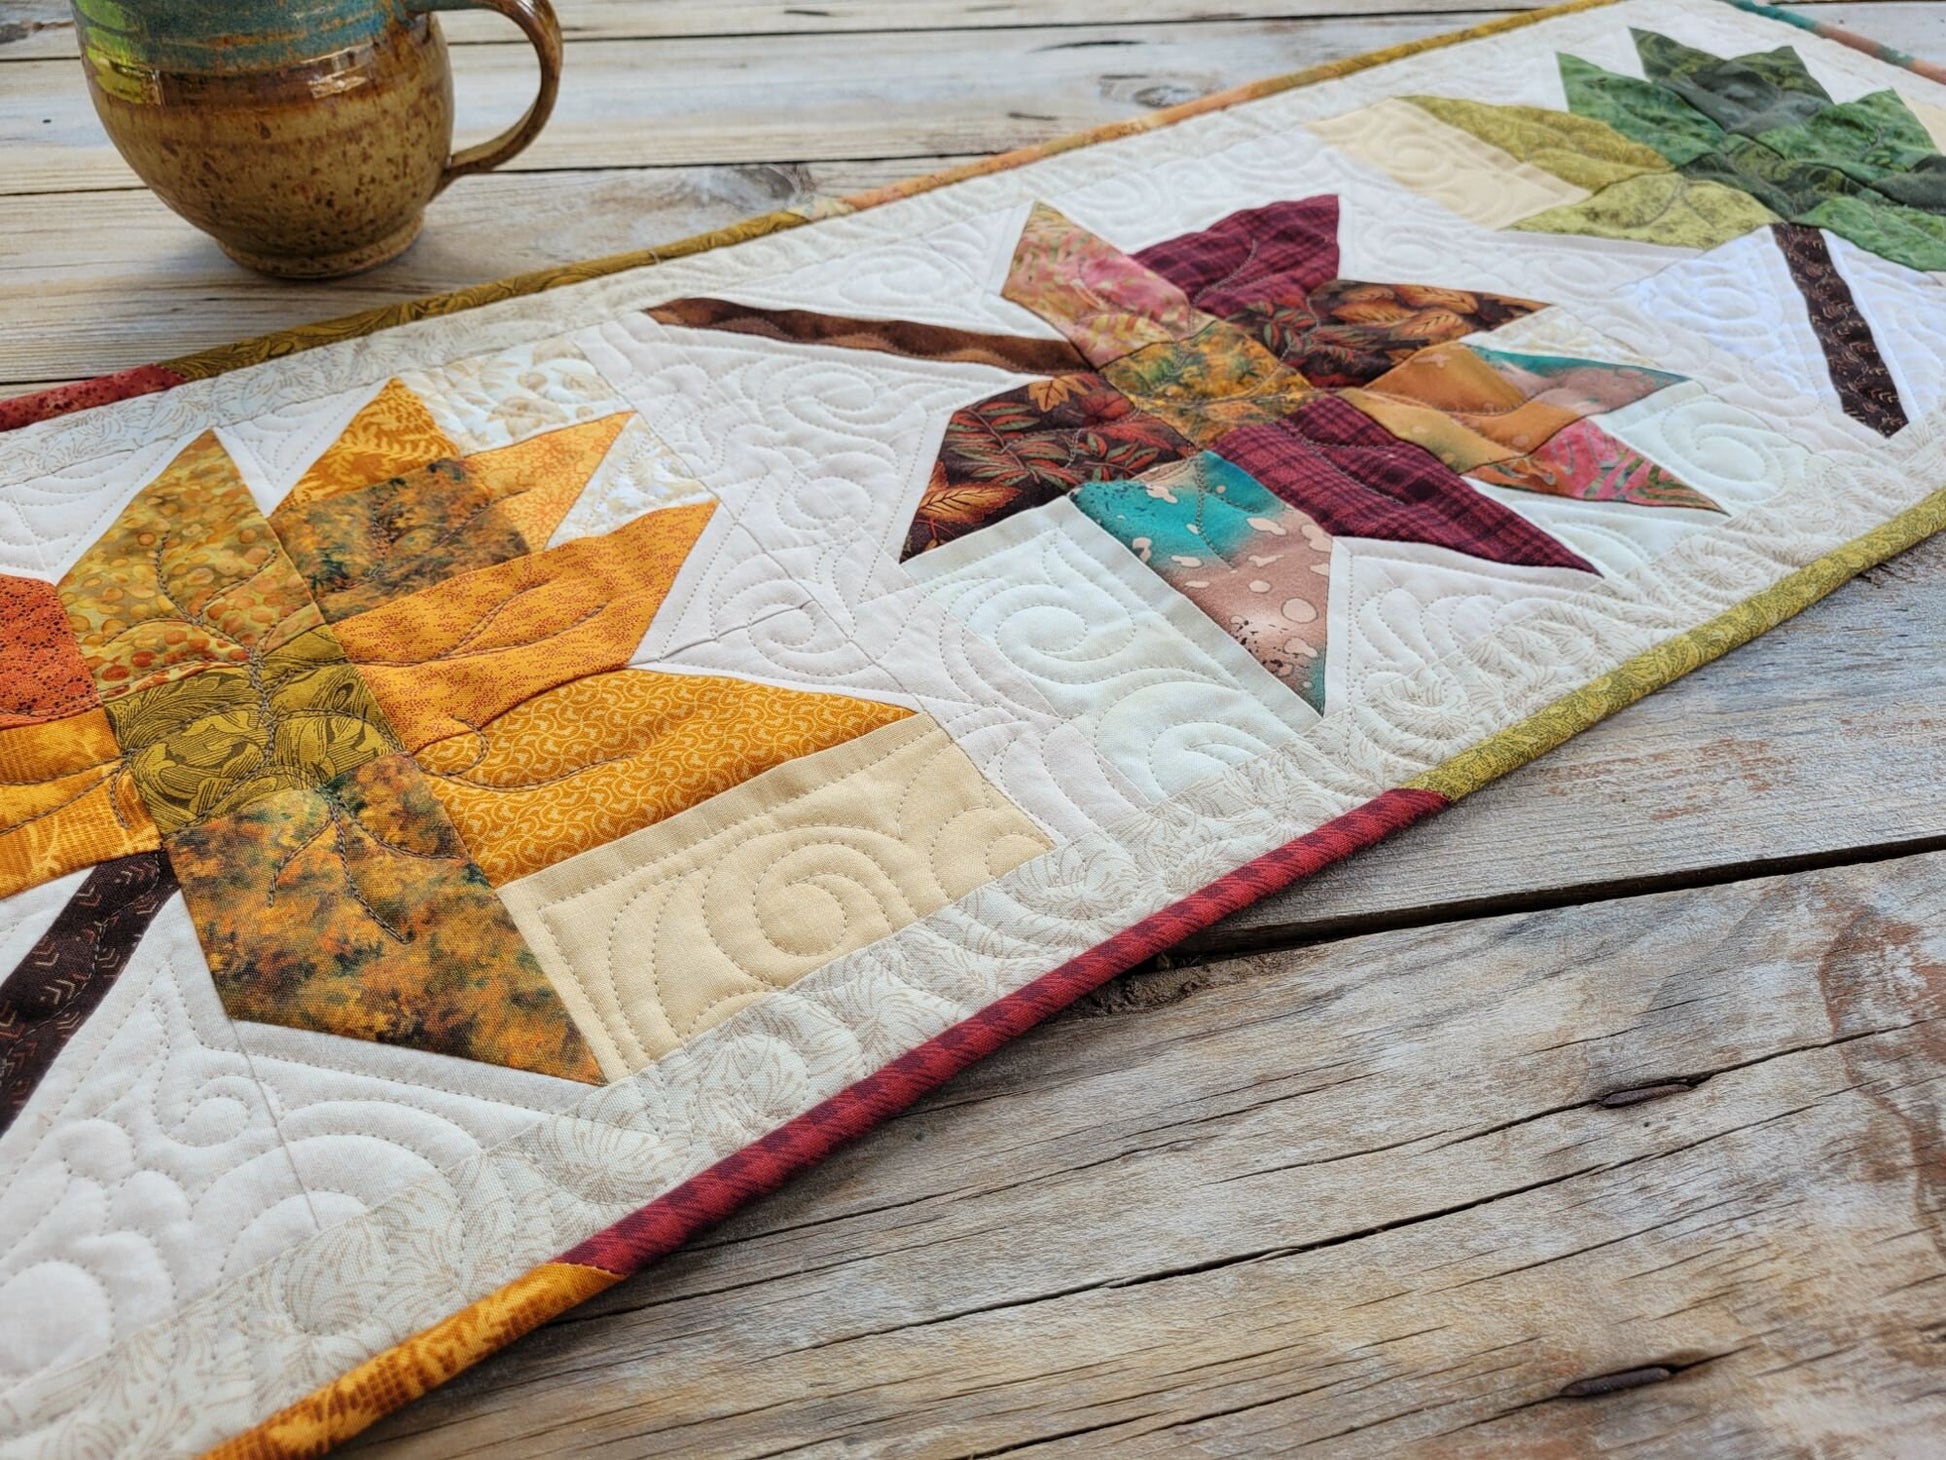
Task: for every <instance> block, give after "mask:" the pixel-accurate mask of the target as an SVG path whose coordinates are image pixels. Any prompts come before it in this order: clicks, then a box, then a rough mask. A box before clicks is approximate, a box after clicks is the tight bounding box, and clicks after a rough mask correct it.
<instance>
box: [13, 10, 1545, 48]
mask: <svg viewBox="0 0 1946 1460" xmlns="http://www.w3.org/2000/svg"><path fill="white" fill-rule="evenodd" d="M1547 3H1551V0H1516V3H1511V4H1505V5H1501V6H1497V7H1495V8H1497V9H1502V10H1532V9H1538V8H1539V7H1540V6H1541V5H1543V4H1547ZM1479 8H1480V3H1479V0H1383V3H1381V4H1378V5H1372V6H1357V5H1352V4H1348V3H1347V0H1228V3H1211V0H1145V3H1143V4H1141V5H1132V4H1130V3H1129V0H820V3H817V4H808V5H807V4H797V3H794V0H556V4H555V9H556V11H558V12H559V15H560V20H561V33H562V35H563V36H564V37H565V38H566V40H567V41H568V43H569V44H570V45H573V44H576V43H579V42H584V41H591V40H612V39H623V40H641V39H645V38H664V37H671V36H733V35H746V36H785V35H821V34H830V33H833V32H843V33H854V32H859V31H880V30H905V31H914V30H998V29H1003V28H1006V27H1009V26H1021V25H1032V26H1048V25H1122V26H1128V25H1152V24H1159V23H1167V22H1171V21H1183V20H1290V19H1299V18H1305V17H1313V16H1335V15H1344V14H1346V13H1347V12H1350V11H1354V10H1355V11H1358V12H1360V13H1365V14H1394V15H1424V14H1441V13H1447V12H1454V11H1461V10H1477V9H1479ZM7 14H8V20H7V22H6V23H5V24H4V25H0V60H7V59H13V58H20V59H26V58H30V57H32V58H38V57H44V56H63V57H65V56H73V55H75V54H77V51H76V48H75V43H74V26H73V22H72V21H71V20H70V19H69V14H68V5H67V0H10V3H9V5H8V9H7ZM439 24H440V28H441V29H442V30H443V31H445V33H446V38H447V40H449V41H450V42H452V43H453V44H454V45H493V44H498V43H501V42H504V41H506V40H507V39H508V32H507V29H506V23H505V22H504V21H501V20H499V19H497V18H496V17H494V16H492V15H490V14H486V13H481V12H471V13H469V12H466V11H446V12H443V13H442V14H441V15H440V17H439Z"/></svg>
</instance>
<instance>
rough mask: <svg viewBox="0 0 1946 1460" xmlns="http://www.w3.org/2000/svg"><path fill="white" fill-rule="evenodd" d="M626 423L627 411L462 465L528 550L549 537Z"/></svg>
mask: <svg viewBox="0 0 1946 1460" xmlns="http://www.w3.org/2000/svg"><path fill="white" fill-rule="evenodd" d="M628 422H629V414H628V412H627V411H620V412H617V413H616V414H615V415H612V416H603V417H601V419H599V420H595V421H583V422H581V423H580V424H579V425H575V426H565V427H563V428H562V429H560V430H558V431H544V432H542V433H541V434H540V435H538V436H530V437H528V438H527V439H526V440H525V441H517V442H515V443H514V444H513V445H512V446H500V447H496V448H494V449H493V450H492V451H479V452H475V453H474V454H473V455H471V456H469V457H467V458H466V469H467V470H468V471H469V472H471V473H472V474H473V480H474V481H476V482H479V483H480V484H481V485H482V486H484V487H485V488H486V489H487V491H488V492H489V493H490V494H491V495H492V496H493V498H494V500H495V501H496V502H498V503H500V504H501V511H502V513H503V514H504V515H505V516H506V518H507V520H508V521H510V522H512V523H513V525H514V526H515V527H516V528H518V529H519V530H520V535H521V536H522V537H524V538H526V539H527V544H528V546H529V547H531V548H538V547H541V546H542V545H543V544H545V543H546V542H547V540H548V538H550V537H552V536H553V535H554V529H555V528H557V527H559V526H560V525H561V519H562V518H563V517H566V516H567V515H568V509H569V508H570V507H572V506H574V499H575V498H576V497H579V496H580V495H581V493H582V491H583V490H585V489H586V487H587V485H588V478H590V477H592V476H593V475H594V474H595V468H596V467H598V466H600V465H601V459H602V458H603V457H604V456H606V455H607V454H608V448H609V447H611V446H613V445H614V444H615V438H616V437H617V436H619V435H621V434H622V427H624V426H626V425H627V424H628Z"/></svg>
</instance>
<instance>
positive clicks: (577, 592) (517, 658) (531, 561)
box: [335, 502, 716, 751]
mask: <svg viewBox="0 0 1946 1460" xmlns="http://www.w3.org/2000/svg"><path fill="white" fill-rule="evenodd" d="M715 510H716V508H715V503H713V502H701V503H696V504H694V505H692V506H687V507H666V508H664V509H663V510H661V511H659V512H649V513H645V514H644V515H642V516H641V517H638V518H636V519H635V520H634V521H632V522H628V523H625V524H624V525H622V526H621V527H618V528H616V529H615V530H614V531H613V532H610V533H605V534H603V535H602V536H600V537H583V538H576V539H575V540H574V541H573V542H567V543H563V544H562V545H561V546H560V547H556V548H549V549H548V550H547V551H546V552H541V553H534V554H532V555H530V556H527V557H520V558H513V559H510V560H509V561H507V562H504V563H498V564H495V565H494V566H492V567H488V568H480V569H476V570H475V571H473V572H470V573H462V574H460V575H458V576H457V577H453V578H449V579H447V580H446V581H445V582H443V583H438V584H435V585H433V586H432V587H430V588H424V589H421V590H420V591H419V592H417V593H413V594H411V595H409V596H406V597H402V598H399V599H395V600H394V601H392V602H391V603H387V604H384V605H382V606H380V607H378V608H374V609H371V610H369V611H367V612H365V613H361V614H355V615H353V616H352V617H350V618H347V619H344V620H342V621H340V622H339V623H338V624H337V625H336V626H335V627H336V632H337V635H338V640H339V642H340V643H341V644H343V645H344V649H345V652H346V653H347V654H348V655H350V656H351V659H352V661H353V662H354V663H355V664H357V665H358V666H359V669H360V672H361V673H363V675H364V676H365V679H366V682H367V683H369V684H370V685H371V688H372V693H373V694H374V695H376V696H377V697H378V702H379V704H381V705H382V706H384V708H385V713H386V716H387V718H388V719H389V720H390V721H391V724H392V726H393V728H394V729H395V730H396V731H397V732H398V734H399V738H400V740H401V741H402V742H403V744H404V745H405V747H406V749H408V750H415V751H416V750H418V749H419V748H420V747H422V746H425V745H427V744H430V743H431V742H433V741H435V740H443V739H446V738H447V737H449V736H453V735H462V734H467V733H470V732H471V731H473V730H474V729H476V728H477V727H479V726H481V725H484V724H486V723H487V721H489V720H491V719H493V718H494V717H495V716H496V715H499V714H502V713H504V712H505V711H506V710H508V709H510V708H512V707H513V706H514V705H517V704H519V703H520V702H521V701H522V700H524V699H526V698H528V697H529V696H531V695H535V694H539V693H540V692H541V691H543V690H547V689H552V688H553V687H554V686H555V685H558V684H564V683H566V682H567V681H568V680H572V679H580V678H582V677H584V676H586V675H590V674H599V673H601V672H603V671H604V670H609V669H619V668H620V667H621V666H622V665H624V664H626V663H627V662H628V659H629V656H630V655H631V654H633V653H634V652H635V649H636V646H637V645H638V644H640V643H641V641H642V635H643V634H644V633H645V632H646V631H647V629H648V627H649V621H650V620H651V619H653V618H654V617H655V612H656V610H657V609H658V608H660V607H661V606H662V600H663V599H664V598H665V597H666V596H667V595H668V592H669V588H670V585H671V584H673V583H674V582H675V580H676V574H677V573H678V572H679V571H680V570H681V568H682V564H683V560H684V558H686V557H687V556H688V554H689V550H690V548H691V547H693V546H694V545H695V542H696V539H697V537H698V536H700V535H701V533H702V531H703V527H704V525H705V524H706V523H708V521H709V518H710V514H711V513H712V512H713V511H715Z"/></svg>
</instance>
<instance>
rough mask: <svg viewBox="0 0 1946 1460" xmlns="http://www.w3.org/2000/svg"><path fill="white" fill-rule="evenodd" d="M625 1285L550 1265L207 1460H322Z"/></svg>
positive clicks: (607, 1275) (592, 1271) (593, 1271)
mask: <svg viewBox="0 0 1946 1460" xmlns="http://www.w3.org/2000/svg"><path fill="white" fill-rule="evenodd" d="M620 1281H621V1278H619V1277H618V1276H616V1275H615V1274H614V1273H612V1272H603V1271H602V1270H601V1269H600V1268H598V1267H583V1266H582V1265H581V1264H580V1263H577V1262H544V1263H542V1264H541V1265H540V1266H539V1267H537V1268H535V1269H534V1270H533V1271H532V1272H530V1273H526V1274H524V1275H523V1276H521V1277H517V1278H515V1279H514V1280H513V1281H512V1282H510V1283H508V1284H507V1285H506V1286H505V1287H501V1288H496V1289H494V1291H493V1292H491V1293H489V1294H487V1295H486V1296H485V1297H484V1298H481V1299H479V1300H478V1301H477V1302H474V1303H469V1304H468V1305H467V1306H466V1307H464V1308H462V1309H460V1311H459V1312H457V1313H455V1314H454V1315H453V1316H452V1317H450V1318H447V1319H444V1320H442V1321H440V1322H438V1323H435V1324H434V1325H433V1326H432V1327H431V1328H428V1329H426V1330H425V1331H424V1332H422V1333H417V1334H414V1335H413V1336H412V1337H411V1338H408V1339H407V1340H406V1341H405V1342H404V1343H401V1344H398V1345H395V1346H394V1347H392V1348H389V1349H387V1350H386V1351H385V1352H384V1353H382V1354H379V1355H378V1356H377V1357H376V1358H371V1359H367V1360H366V1361H365V1362H364V1363H362V1364H360V1365H359V1366H358V1367H357V1368H355V1369H353V1370H352V1371H351V1372H350V1373H348V1374H346V1375H344V1376H343V1377H342V1378H339V1379H334V1380H333V1381H332V1382H331V1383H329V1384H327V1385H325V1386H324V1388H322V1389H319V1390H315V1391H314V1392H312V1393H310V1394H307V1395H306V1396H305V1397H304V1398H302V1399H300V1400H299V1401H298V1402H297V1403H296V1404H293V1405H291V1406H290V1408H288V1409H284V1410H280V1411H279V1412H278V1413H276V1414H274V1415H272V1416H271V1417H270V1418H269V1419H267V1420H265V1421H264V1422H263V1423H262V1424H260V1425H258V1426H257V1427H256V1428H255V1429H253V1430H248V1431H246V1432H244V1433H243V1434H240V1435H238V1436H237V1437H236V1438H235V1439H232V1440H227V1441H225V1442H224V1443H223V1444H221V1445H218V1446H217V1447H216V1448H215V1449H213V1450H211V1451H210V1452H209V1454H208V1455H207V1456H206V1457H205V1460H289V1457H294V1456H303V1455H322V1454H324V1453H325V1451H327V1450H329V1449H330V1448H331V1447H332V1446H333V1445H338V1444H342V1443H343V1442H344V1441H346V1440H348V1439H350V1438H351V1437H352V1436H353V1435H355V1434H357V1433H358V1432H359V1431H360V1430H362V1429H364V1428H365V1427H366V1426H368V1425H370V1424H372V1423H374V1422H375V1421H377V1420H379V1419H382V1418H383V1417H384V1416H386V1415H388V1414H390V1413H391V1412H392V1411H393V1410H395V1409H398V1408H399V1407H400V1406H402V1405H405V1404H409V1403H411V1402H412V1401H413V1400H415V1399H417V1398H418V1397H419V1396H420V1395H421V1394H424V1393H425V1392H426V1391H427V1390H429V1389H432V1388H434V1387H435V1386H437V1385H440V1384H443V1383H445V1382H446V1381H447V1380H448V1379H450V1378H452V1377H453V1375H455V1374H457V1373H459V1372H460V1370H462V1369H465V1368H468V1367H470V1366H471V1365H473V1364H477V1363H478V1362H479V1361H480V1360H481V1359H483V1358H485V1357H486V1356H487V1355H488V1354H490V1353H493V1352H494V1351H495V1350H497V1349H501V1348H504V1347H505V1346H506V1345H508V1344H510V1343H512V1342H513V1341H514V1340H515V1339H516V1338H519V1337H520V1336H521V1335H522V1334H524V1333H529V1332H531V1331H532V1330H534V1329H536V1328H539V1327H540V1326H541V1324H543V1323H545V1322H547V1320H548V1319H550V1318H553V1317H555V1316H556V1315H557V1314H560V1313H565V1312H566V1311H567V1310H568V1309H570V1308H572V1307H573V1306H574V1305H575V1304H576V1303H582V1302H586V1301H587V1300H588V1299H589V1298H592V1297H593V1296H594V1295H595V1294H596V1293H599V1292H600V1291H602V1289H604V1288H612V1287H613V1286H614V1285H615V1284H616V1283H618V1282H620Z"/></svg>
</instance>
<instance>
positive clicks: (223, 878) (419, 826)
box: [166, 755, 601, 1083]
mask: <svg viewBox="0 0 1946 1460" xmlns="http://www.w3.org/2000/svg"><path fill="white" fill-rule="evenodd" d="M166 850H167V851H168V854H169V861H170V863H171V864H172V865H173V866H174V868H175V871H176V876H177V878H178V880H179V881H180V882H181V883H182V890H183V897H184V899H185V900H186V901H187V902H188V904H189V912H190V916H191V917H192V918H193V919H194V920H195V923H196V932H197V935H198V936H199V937H200V938H201V940H202V944H203V952H204V954H205V955H206V956H207V957H208V959H209V965H210V975H211V977H212V978H213V979H214V981H215V983H216V990H217V993H218V994H220V995H221V996H222V999H223V1007H224V1008H225V1009H227V1010H228V1011H229V1012H230V1014H231V1015H232V1016H233V1017H235V1018H238V1019H254V1020H256V1021H257V1022H259V1023H263V1024H281V1025H283V1026H285V1027H286V1028H291V1029H315V1030H318V1031H319V1032H321V1033H325V1034H341V1035H344V1036H346V1037H348V1038H351V1039H370V1040H374V1041H376V1042H378V1043H380V1044H397V1045H404V1046H406V1047H408V1048H412V1049H428V1050H433V1051H435V1052H437V1053H439V1054H450V1055H454V1056H456V1057H458V1058H460V1059H472V1060H481V1061H484V1062H485V1063H487V1064H495V1065H511V1066H512V1067H514V1068H515V1069H521V1070H534V1071H537V1072H538V1073H540V1074H544V1075H559V1076H561V1077H562V1078H563V1079H569V1080H581V1081H584V1082H588V1083H594V1082H597V1081H599V1080H600V1079H601V1071H600V1069H599V1067H598V1066H597V1065H596V1064H595V1061H594V1058H593V1056H592V1055H591V1054H590V1053H589V1052H588V1047H587V1045H586V1044H585V1043H584V1042H583V1041H582V1038H581V1035H580V1033H579V1031H577V1030H576V1028H575V1027H574V1024H573V1022H572V1021H571V1020H570V1019H569V1018H568V1014H567V1010H566V1008H565V1007H564V1006H563V1005H562V1003H561V1000H560V997H559V996H558V995H557V994H556V993H555V992H554V987H553V985H552V984H550V983H549V982H548V981H547V976H546V975H545V974H544V973H542V972H541V969H540V965H539V964H537V963H536V962H535V961H534V958H533V955H532V954H531V953H529V952H528V951H527V945H526V944H525V943H524V942H522V941H521V937H520V934H519V932H518V930H516V928H515V927H514V924H513V920H512V919H511V918H510V917H509V916H508V913H507V910H506V908H505V907H503V906H502V905H501V902H500V900H499V898H497V897H496V896H494V894H493V891H492V889H490V888H489V887H488V886H487V883H486V879H485V878H484V877H483V876H481V875H480V870H479V868H478V867H477V866H475V865H474V864H473V863H472V862H471V860H470V859H469V858H468V857H467V855H466V848H465V846H464V845H463V844H462V842H461V840H460V837H459V834H458V833H457V832H456V831H455V830H454V828H453V825H452V823H451V822H450V821H449V820H448V819H447V817H446V814H445V812H444V810H443V809H442V808H441V807H440V804H439V802H438V801H437V800H435V799H434V798H433V796H432V795H431V794H430V793H429V791H428V790H427V787H426V781H425V776H424V774H423V773H422V772H421V771H420V770H419V768H418V766H417V765H415V764H414V763H413V762H412V761H411V759H409V758H408V757H406V756H403V755H391V756H386V757H384V758H383V759H380V760H375V761H371V762H368V763H367V764H365V765H363V766H360V767H359V768H358V769H356V770H354V771H351V772H348V773H347V774H345V775H342V776H340V777H338V778H337V779H336V780H335V781H332V782H330V783H329V784H326V785H322V786H316V787H309V788H304V789H293V790H287V791H279V792H277V793H276V794H274V795H270V796H265V797H262V798H260V799H258V800H255V801H252V802H251V803H250V804H249V805H247V806H244V807H243V808H241V809H240V810H237V811H233V812H229V813H227V814H225V815H222V816H215V817H211V818H210V819H208V820H206V821H202V822H199V823H197V824H196V825H195V826H192V827H189V828H187V829H185V830H183V831H179V832H177V833H175V834H174V835H172V836H170V837H169V839H168V841H167V843H166Z"/></svg>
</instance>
